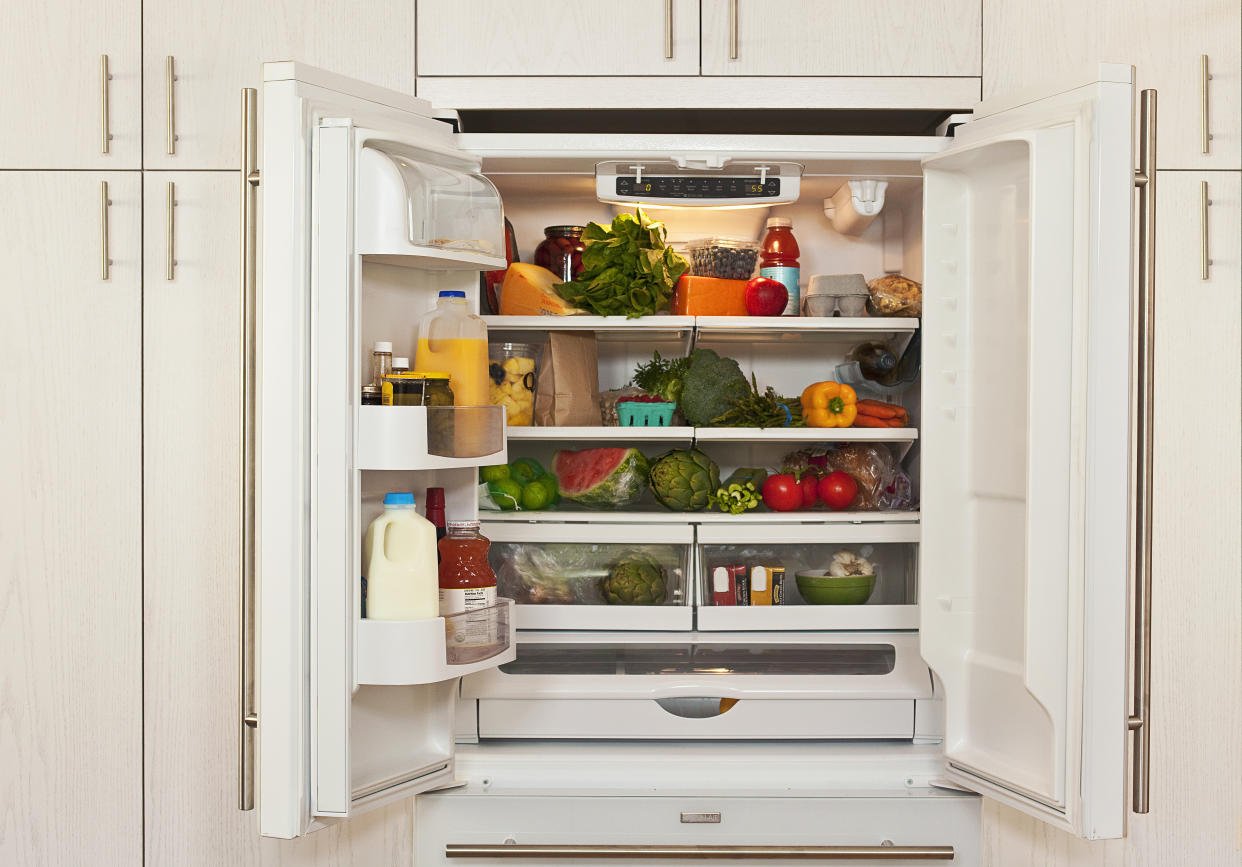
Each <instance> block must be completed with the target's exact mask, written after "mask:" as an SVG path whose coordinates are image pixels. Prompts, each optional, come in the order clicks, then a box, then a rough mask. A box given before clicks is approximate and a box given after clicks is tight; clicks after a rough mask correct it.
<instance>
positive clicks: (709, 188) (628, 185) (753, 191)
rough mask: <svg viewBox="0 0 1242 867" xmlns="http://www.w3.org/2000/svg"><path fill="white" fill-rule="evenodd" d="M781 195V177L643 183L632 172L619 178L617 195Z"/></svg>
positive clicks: (665, 179) (647, 180) (677, 178)
mask: <svg viewBox="0 0 1242 867" xmlns="http://www.w3.org/2000/svg"><path fill="white" fill-rule="evenodd" d="M780 194H781V179H780V178H768V179H767V180H766V181H764V182H763V183H760V182H759V181H758V180H756V179H755V178H705V177H693V178H691V177H680V176H673V177H652V178H647V177H645V178H643V179H642V181H641V182H639V181H638V179H637V178H636V177H635V176H633V175H630V176H629V177H624V176H618V177H617V195H618V196H639V197H642V198H645V199H767V198H774V197H776V196H779V195H780Z"/></svg>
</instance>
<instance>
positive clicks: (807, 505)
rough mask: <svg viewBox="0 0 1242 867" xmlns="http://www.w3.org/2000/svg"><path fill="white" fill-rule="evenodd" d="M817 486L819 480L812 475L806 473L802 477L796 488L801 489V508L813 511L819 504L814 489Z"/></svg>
mask: <svg viewBox="0 0 1242 867" xmlns="http://www.w3.org/2000/svg"><path fill="white" fill-rule="evenodd" d="M818 484H819V479H818V478H816V476H815V475H814V474H813V473H807V474H806V475H805V476H803V477H802V481H801V482H799V483H798V486H799V487H800V488H802V508H804V509H813V508H815V505H816V504H817V503H818V502H819V496H818V495H817V494H816V493H815V488H816V486H817V485H818Z"/></svg>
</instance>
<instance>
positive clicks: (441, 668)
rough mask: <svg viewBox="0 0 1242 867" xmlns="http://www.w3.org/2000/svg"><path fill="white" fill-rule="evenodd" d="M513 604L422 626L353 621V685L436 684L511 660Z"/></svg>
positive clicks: (424, 622) (513, 653) (502, 602)
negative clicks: (355, 626)
mask: <svg viewBox="0 0 1242 867" xmlns="http://www.w3.org/2000/svg"><path fill="white" fill-rule="evenodd" d="M512 615H513V600H511V599H501V600H500V602H498V603H497V604H496V605H492V606H489V607H487V608H479V609H476V610H474V611H467V612H465V613H462V614H453V615H450V616H448V617H429V618H427V619H426V620H367V619H362V620H359V621H358V660H357V665H358V675H357V677H358V683H359V684H372V685H399V684H418V683H436V682H438V681H442V680H451V679H452V678H455V677H461V676H462V675H465V674H471V673H472V672H475V671H480V670H481V669H483V668H490V667H493V666H496V665H500V664H502V663H506V662H512V661H513V660H514V659H515V658H516V656H517V652H516V647H515V641H514V633H513V617H512Z"/></svg>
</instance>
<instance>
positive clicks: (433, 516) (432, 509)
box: [427, 488, 448, 558]
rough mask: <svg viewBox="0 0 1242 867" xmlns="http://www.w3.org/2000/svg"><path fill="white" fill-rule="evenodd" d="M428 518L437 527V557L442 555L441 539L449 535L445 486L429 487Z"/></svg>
mask: <svg viewBox="0 0 1242 867" xmlns="http://www.w3.org/2000/svg"><path fill="white" fill-rule="evenodd" d="M427 520H428V521H430V522H431V525H432V526H433V527H435V528H436V557H437V558H438V557H439V556H440V551H439V547H440V540H441V539H443V538H444V537H445V536H446V535H448V530H446V529H445V526H444V488H428V489H427Z"/></svg>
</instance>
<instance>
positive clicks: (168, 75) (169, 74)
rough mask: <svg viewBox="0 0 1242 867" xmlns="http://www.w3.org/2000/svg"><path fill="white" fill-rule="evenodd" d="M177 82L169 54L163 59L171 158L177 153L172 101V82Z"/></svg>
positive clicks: (174, 115) (173, 91)
mask: <svg viewBox="0 0 1242 867" xmlns="http://www.w3.org/2000/svg"><path fill="white" fill-rule="evenodd" d="M176 80H177V74H176V73H175V72H174V71H173V56H172V55H171V54H170V55H168V56H167V57H165V58H164V98H165V99H166V100H167V103H168V105H167V112H166V113H167V115H168V130H167V134H168V155H169V156H172V155H173V154H175V153H176V152H177V122H176V114H175V111H176V106H175V104H174V100H173V94H174V93H175V85H174V84H173V82H175V81H176Z"/></svg>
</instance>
